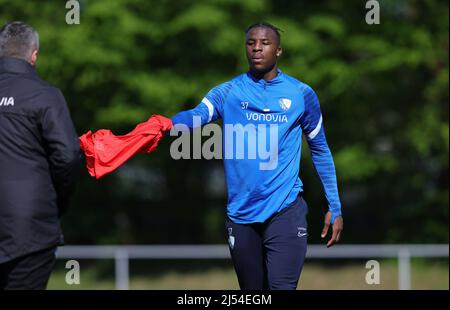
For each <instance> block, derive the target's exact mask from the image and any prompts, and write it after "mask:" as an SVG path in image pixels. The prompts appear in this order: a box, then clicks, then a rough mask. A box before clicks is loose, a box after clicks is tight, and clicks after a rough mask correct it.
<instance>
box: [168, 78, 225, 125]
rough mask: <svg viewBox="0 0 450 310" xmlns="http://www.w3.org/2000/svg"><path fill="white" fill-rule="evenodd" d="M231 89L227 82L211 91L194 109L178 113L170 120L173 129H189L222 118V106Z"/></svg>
mask: <svg viewBox="0 0 450 310" xmlns="http://www.w3.org/2000/svg"><path fill="white" fill-rule="evenodd" d="M230 89H231V84H230V83H229V82H227V83H223V84H220V85H218V86H216V87H214V88H213V89H211V90H210V91H209V92H208V94H207V95H206V96H205V97H204V98H203V100H202V101H201V102H200V104H198V105H197V106H196V107H195V108H193V109H191V110H187V111H183V112H180V113H178V114H176V115H175V116H174V117H173V118H172V123H173V125H174V127H175V128H177V129H179V130H182V126H187V127H188V128H189V129H193V128H196V127H200V126H203V125H205V124H207V123H209V122H212V121H215V120H216V119H218V118H219V117H221V116H222V111H223V105H224V103H225V100H226V97H227V95H228V93H229V91H230Z"/></svg>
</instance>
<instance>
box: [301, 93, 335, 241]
mask: <svg viewBox="0 0 450 310" xmlns="http://www.w3.org/2000/svg"><path fill="white" fill-rule="evenodd" d="M304 100H305V112H304V115H303V116H302V119H301V126H302V129H303V132H304V133H305V135H306V141H307V142H308V146H309V149H310V151H311V158H312V160H313V164H314V168H315V169H316V172H317V174H318V176H319V178H320V181H321V183H322V186H323V189H324V192H325V197H326V199H327V201H328V212H327V213H326V214H325V220H324V227H323V230H322V234H321V237H322V238H325V236H326V235H327V233H328V228H329V226H330V224H331V225H332V227H333V234H332V237H331V239H330V240H329V241H328V243H327V247H330V246H332V245H333V244H334V243H336V242H339V240H340V238H341V233H342V229H343V218H342V212H341V202H340V200H339V193H338V187H337V179H336V169H335V166H334V161H333V156H332V155H331V151H330V148H329V147H328V144H327V141H326V138H325V131H324V128H323V118H322V113H321V111H320V104H319V100H318V98H317V95H316V94H315V92H314V91H313V90H312V89H311V88H310V87H305V89H304Z"/></svg>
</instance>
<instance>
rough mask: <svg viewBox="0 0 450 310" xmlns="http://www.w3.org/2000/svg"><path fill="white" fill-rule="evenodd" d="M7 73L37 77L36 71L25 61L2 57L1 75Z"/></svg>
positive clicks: (0, 62)
mask: <svg viewBox="0 0 450 310" xmlns="http://www.w3.org/2000/svg"><path fill="white" fill-rule="evenodd" d="M6 72H9V73H24V74H32V75H36V69H35V68H34V67H33V66H32V65H30V64H29V63H28V62H26V61H25V60H22V59H19V58H14V57H0V73H6Z"/></svg>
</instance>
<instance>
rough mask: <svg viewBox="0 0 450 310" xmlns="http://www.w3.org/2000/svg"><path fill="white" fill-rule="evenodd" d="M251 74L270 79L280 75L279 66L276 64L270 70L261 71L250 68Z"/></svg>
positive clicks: (258, 77)
mask: <svg viewBox="0 0 450 310" xmlns="http://www.w3.org/2000/svg"><path fill="white" fill-rule="evenodd" d="M250 74H251V75H252V76H253V77H254V78H255V79H257V80H261V79H264V80H265V81H270V80H272V79H273V78H275V77H276V76H277V75H278V70H277V66H274V67H273V68H272V69H271V70H270V71H266V72H261V71H254V70H252V69H250Z"/></svg>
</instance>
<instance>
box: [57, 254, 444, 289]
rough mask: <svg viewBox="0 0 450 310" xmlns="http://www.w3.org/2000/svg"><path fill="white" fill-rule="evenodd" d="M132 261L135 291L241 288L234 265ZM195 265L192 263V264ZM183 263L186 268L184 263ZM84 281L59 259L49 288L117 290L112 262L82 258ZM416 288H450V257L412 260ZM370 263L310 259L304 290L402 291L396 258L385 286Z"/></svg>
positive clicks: (386, 265)
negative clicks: (73, 278) (75, 279)
mask: <svg viewBox="0 0 450 310" xmlns="http://www.w3.org/2000/svg"><path fill="white" fill-rule="evenodd" d="M133 262H134V261H131V263H130V275H131V277H130V289H133V290H186V289H189V290H231V289H239V285H238V281H237V278H236V275H235V273H234V269H233V268H232V267H231V266H230V265H229V264H228V265H227V264H225V266H224V264H218V266H215V265H214V263H211V262H210V263H208V264H206V265H205V266H204V268H202V266H201V262H199V263H198V264H197V265H200V266H196V267H192V268H189V264H188V266H184V267H183V264H182V262H181V261H179V262H178V263H177V264H176V265H174V266H173V267H172V268H171V267H170V266H169V267H167V266H166V265H164V266H161V265H158V264H155V263H154V262H151V261H140V262H139V264H136V263H133ZM191 264H192V262H191ZM180 266H181V267H180ZM80 267H81V273H80V284H79V285H68V284H66V283H65V276H66V272H67V271H68V270H66V269H64V264H63V262H62V261H58V264H57V266H56V268H55V271H54V273H53V274H52V277H51V278H50V281H49V285H48V289H63V290H66V289H87V290H93V289H96V290H109V289H114V288H115V280H114V266H113V263H112V261H108V262H105V261H103V262H100V261H97V262H92V261H89V262H84V261H82V260H81V261H80ZM411 269H412V272H411V282H412V289H425V290H427V289H442V290H444V289H445V290H448V289H449V270H448V262H447V261H442V260H441V261H432V260H428V261H425V260H413V261H412V264H411ZM367 272H368V269H366V268H365V261H353V262H351V263H349V262H345V263H344V262H340V261H333V262H330V261H320V262H314V261H310V262H306V264H305V266H304V268H303V272H302V276H301V279H300V282H299V286H298V289H303V290H329V289H338V290H340V289H351V290H384V289H394V290H395V289H398V268H397V263H396V261H395V260H384V261H380V284H379V285H369V284H367V283H366V282H365V277H366V273H367Z"/></svg>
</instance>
